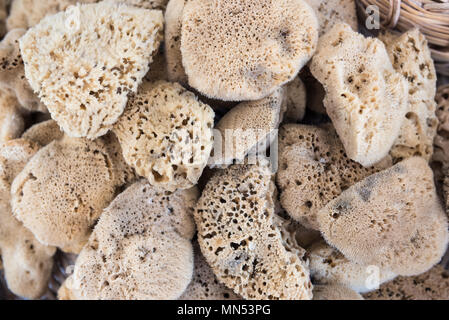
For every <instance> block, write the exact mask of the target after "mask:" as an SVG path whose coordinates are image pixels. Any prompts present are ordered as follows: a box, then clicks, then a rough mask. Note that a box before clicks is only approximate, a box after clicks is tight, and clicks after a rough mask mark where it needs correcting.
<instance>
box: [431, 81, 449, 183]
mask: <svg viewBox="0 0 449 320" xmlns="http://www.w3.org/2000/svg"><path fill="white" fill-rule="evenodd" d="M435 101H436V102H437V111H436V115H437V118H438V120H439V124H438V130H437V135H436V137H435V139H434V153H433V156H432V167H433V169H434V171H435V179H436V180H437V181H438V182H440V183H441V182H442V180H443V179H444V176H445V171H447V169H448V168H449V85H444V86H440V87H438V90H437V93H436V96H435Z"/></svg>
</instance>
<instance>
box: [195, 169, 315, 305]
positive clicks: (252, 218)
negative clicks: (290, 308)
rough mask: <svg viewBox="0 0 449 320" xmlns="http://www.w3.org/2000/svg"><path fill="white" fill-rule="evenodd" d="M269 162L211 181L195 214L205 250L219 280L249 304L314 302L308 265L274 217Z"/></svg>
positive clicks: (223, 172) (228, 172)
mask: <svg viewBox="0 0 449 320" xmlns="http://www.w3.org/2000/svg"><path fill="white" fill-rule="evenodd" d="M274 188H275V187H274V183H273V182H272V176H271V171H270V168H269V166H268V163H267V161H262V160H261V161H260V163H259V164H257V165H249V164H243V165H233V166H230V167H229V168H227V169H225V170H218V171H217V172H216V173H215V174H214V176H213V177H212V178H211V179H210V180H209V182H208V183H207V185H206V187H205V189H204V190H203V194H202V196H201V198H200V200H199V201H198V203H197V206H196V208H195V212H194V218H195V222H196V225H197V228H198V242H199V244H200V247H201V251H202V253H203V255H204V257H205V259H206V261H207V262H208V264H209V265H210V266H211V267H212V269H213V270H214V273H215V275H216V276H217V279H218V280H219V281H220V282H222V283H223V284H224V285H226V286H227V287H228V288H232V289H233V290H234V292H235V293H237V294H239V295H241V296H242V297H243V298H245V299H305V300H307V299H311V298H312V285H311V282H310V279H309V271H308V268H307V264H306V262H305V261H304V260H303V258H302V257H301V256H300V255H298V253H299V254H301V253H302V252H301V251H303V250H302V249H301V248H297V249H296V250H292V246H291V244H292V242H291V241H288V236H287V237H286V233H285V232H282V233H281V229H280V228H279V226H280V225H281V223H280V222H281V221H279V219H278V216H277V215H275V213H274V201H273V193H274Z"/></svg>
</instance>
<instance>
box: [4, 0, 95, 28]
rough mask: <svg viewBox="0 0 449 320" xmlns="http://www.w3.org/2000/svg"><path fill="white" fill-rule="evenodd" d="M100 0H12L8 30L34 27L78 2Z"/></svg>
mask: <svg viewBox="0 0 449 320" xmlns="http://www.w3.org/2000/svg"><path fill="white" fill-rule="evenodd" d="M98 1H99V0H45V1H42V0H12V3H11V9H10V13H9V16H8V20H7V22H6V23H7V28H8V30H12V29H16V28H22V29H28V28H31V27H34V26H35V25H36V24H38V23H39V21H40V20H41V19H43V18H44V17H45V16H47V15H53V14H55V13H58V12H59V11H63V10H65V9H67V7H69V6H71V5H75V4H76V3H93V2H98Z"/></svg>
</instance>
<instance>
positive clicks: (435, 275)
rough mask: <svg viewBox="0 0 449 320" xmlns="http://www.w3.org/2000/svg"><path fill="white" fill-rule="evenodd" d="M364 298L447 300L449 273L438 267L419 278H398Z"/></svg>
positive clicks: (448, 294)
mask: <svg viewBox="0 0 449 320" xmlns="http://www.w3.org/2000/svg"><path fill="white" fill-rule="evenodd" d="M364 296H365V299H367V300H447V297H448V296H449V272H448V271H447V270H445V269H444V268H443V267H442V266H441V265H436V266H435V267H433V268H432V269H430V270H429V271H427V272H425V273H423V274H420V275H418V276H414V277H397V278H396V279H394V280H393V281H391V282H388V283H385V284H383V285H382V286H381V287H380V288H379V289H378V290H376V291H373V292H369V293H367V294H365V295H364Z"/></svg>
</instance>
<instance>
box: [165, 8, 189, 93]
mask: <svg viewBox="0 0 449 320" xmlns="http://www.w3.org/2000/svg"><path fill="white" fill-rule="evenodd" d="M187 1H188V0H170V1H169V2H168V5H167V10H166V11H165V38H164V41H165V58H166V59H167V76H168V80H170V81H176V82H179V83H181V84H187V82H188V79H187V75H186V73H185V70H184V66H183V65H182V54H181V29H182V13H183V11H184V6H185V4H186V2H187Z"/></svg>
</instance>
